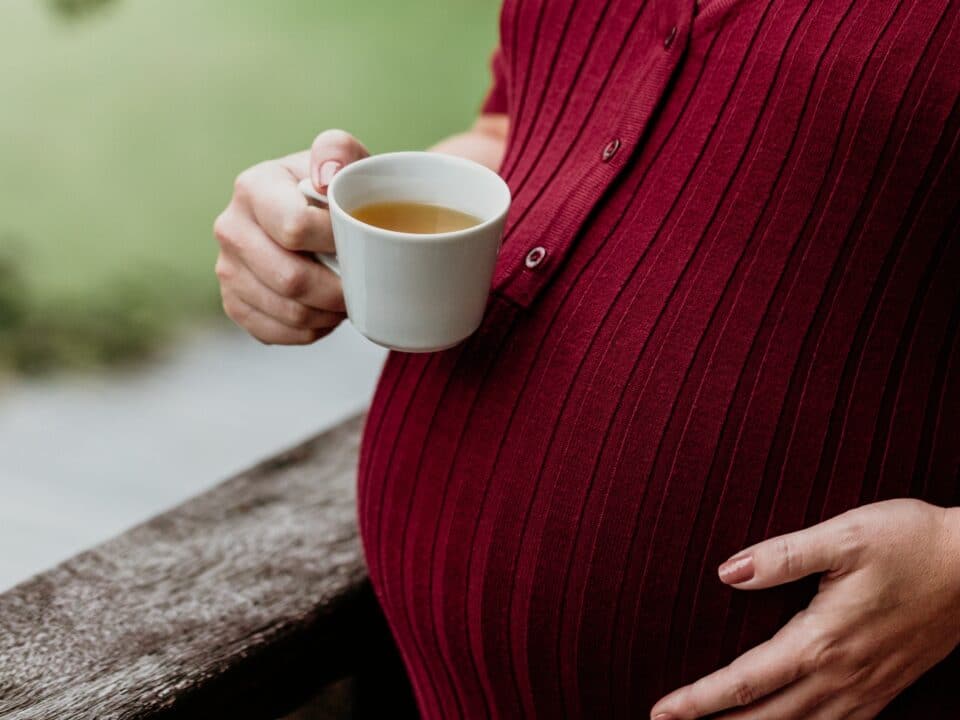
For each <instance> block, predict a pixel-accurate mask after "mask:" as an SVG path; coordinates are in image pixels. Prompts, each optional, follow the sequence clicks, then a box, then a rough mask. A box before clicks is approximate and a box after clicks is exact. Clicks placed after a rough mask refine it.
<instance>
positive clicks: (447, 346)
mask: <svg viewBox="0 0 960 720" xmlns="http://www.w3.org/2000/svg"><path fill="white" fill-rule="evenodd" d="M474 332H476V331H474ZM470 335H473V333H472V332H471V333H470V334H469V335H464V336H463V337H462V338H460V339H459V340H454V341H453V342H451V343H447V344H445V345H436V346H430V347H404V346H401V345H395V344H393V343H390V342H386V341H385V340H380V339H378V338H375V337H373V336H371V335H367V334H366V333H364V337H366V338H367V340H369V341H370V342H372V343H376V344H377V345H379V346H380V347H385V348H386V349H387V350H391V351H393V352H402V353H410V354H424V353H433V352H442V351H444V350H449V349H450V348H452V347H456V346H457V345H459V344H460V343H462V342H463V341H464V340H466V339H467V338H468V337H470Z"/></svg>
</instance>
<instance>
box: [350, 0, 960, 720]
mask: <svg viewBox="0 0 960 720" xmlns="http://www.w3.org/2000/svg"><path fill="white" fill-rule="evenodd" d="M492 66H493V72H494V79H495V81H494V85H493V88H492V90H491V92H490V94H489V96H488V99H487V102H486V104H485V109H486V110H487V111H490V112H504V113H508V114H509V116H510V119H511V127H510V138H509V143H508V150H507V155H506V158H505V160H504V164H503V169H502V174H503V175H504V177H505V178H506V180H507V181H508V183H509V184H510V187H511V189H512V191H513V193H514V205H513V208H512V210H511V214H510V219H509V222H508V229H507V234H506V239H505V243H504V247H503V251H502V253H501V257H500V261H499V263H498V266H497V270H496V275H495V278H494V294H493V296H492V299H491V302H490V305H489V308H488V313H487V315H486V318H485V321H484V324H483V326H482V327H481V329H480V330H479V331H478V332H477V334H476V335H475V336H473V337H472V338H470V339H469V340H468V341H467V342H466V343H465V344H463V345H461V346H460V347H458V348H454V349H453V350H450V351H447V352H444V353H439V354H434V355H403V354H393V355H391V356H390V358H389V359H388V362H387V364H386V367H385V369H384V372H383V376H382V379H381V381H380V385H379V388H378V391H377V394H376V398H375V400H374V403H373V407H372V408H371V411H370V415H369V418H368V421H367V428H366V434H365V438H364V444H363V451H362V457H361V469H360V493H359V511H360V521H361V530H362V534H363V540H364V545H365V549H366V553H367V559H368V562H369V566H370V574H371V578H372V581H373V584H374V588H375V590H376V592H377V595H378V597H379V599H380V602H381V603H382V605H383V608H384V610H385V612H386V615H387V618H388V620H389V622H390V625H391V628H392V630H393V632H394V634H395V637H396V640H397V643H398V645H399V647H400V650H401V652H402V655H403V658H404V661H405V663H406V665H407V668H408V670H409V673H410V677H411V680H412V682H413V684H414V688H415V691H416V695H417V699H418V703H419V705H420V709H421V712H422V714H423V716H424V717H425V718H487V717H497V718H523V717H529V718H534V717H536V718H551V719H552V718H564V717H567V718H638V717H645V716H646V713H647V712H648V711H649V708H650V706H651V704H652V703H653V702H654V701H655V700H656V699H657V698H658V697H660V696H661V695H662V694H663V693H664V692H666V691H668V690H670V689H672V688H675V687H677V686H679V685H682V684H684V683H686V682H689V681H691V680H694V679H696V678H697V677H700V676H702V675H704V674H706V673H708V672H710V671H712V670H714V669H716V668H717V667H719V666H721V665H723V664H726V663H728V662H730V661H731V660H732V659H733V658H735V657H736V656H737V655H739V654H741V653H742V652H744V651H745V650H747V649H748V648H750V647H752V646H753V645H756V644H757V643H759V642H762V641H764V640H766V639H767V638H768V637H770V636H771V635H772V634H773V633H774V632H775V631H776V630H777V628H778V627H780V626H781V625H782V624H783V623H784V622H785V621H786V619H787V618H789V616H790V615H791V614H792V613H794V612H796V611H797V610H798V609H799V608H800V607H802V606H803V605H804V604H805V603H806V602H807V601H808V600H809V598H810V596H811V593H812V592H814V589H815V587H814V585H813V584H811V583H810V582H804V583H798V584H795V585H793V586H790V587H786V588H779V589H775V590H770V591H764V592H762V593H752V594H745V593H739V594H738V593H735V592H734V591H732V590H730V589H728V588H726V587H724V586H722V585H721V584H720V583H719V581H718V580H717V578H716V567H717V565H718V564H719V563H720V562H722V561H723V560H724V559H725V558H726V557H727V556H729V555H730V554H731V553H733V552H735V551H737V550H739V549H741V548H742V547H744V546H746V545H749V544H750V543H753V542H757V541H759V540H760V539H762V538H765V537H769V536H771V535H774V534H779V533H783V532H787V531H791V530H796V529H799V528H802V527H805V526H808V525H810V524H813V523H816V522H819V521H820V520H823V519H826V518H828V517H831V516H834V515H836V514H838V513H840V512H843V511H844V510H847V509H849V508H852V507H855V506H857V505H861V504H863V503H869V502H873V501H875V500H879V499H883V498H891V497H903V496H913V497H919V498H923V499H926V500H928V501H930V502H933V503H937V504H940V505H953V504H960V335H958V326H960V148H958V143H960V106H958V97H960V3H958V2H956V1H953V2H951V1H948V0H706V1H704V2H701V3H700V7H699V8H697V7H695V5H694V2H693V0H609V1H602V0H581V1H579V2H578V1H575V0H507V1H506V3H505V4H504V8H503V13H502V16H501V43H500V47H499V49H498V50H497V52H496V53H495V54H494V58H493V63H492ZM535 247H540V248H543V249H544V250H545V251H546V256H545V258H544V260H543V261H542V262H541V263H539V264H534V263H526V262H525V258H526V257H527V254H528V253H529V251H530V250H531V249H533V248H535ZM529 264H534V267H528V265H529ZM958 673H960V656H953V657H951V658H950V659H948V660H947V661H946V662H945V663H943V664H942V665H940V666H938V667H937V668H935V669H934V670H933V671H932V672H931V673H929V674H928V675H927V676H925V677H924V678H923V679H921V681H920V682H919V683H918V684H917V685H915V686H914V687H913V688H911V689H909V690H908V691H907V692H905V693H904V694H903V695H902V696H901V697H900V698H899V699H897V700H896V701H895V702H894V704H893V705H891V706H890V707H889V708H888V709H887V711H885V714H884V715H883V717H885V718H903V719H907V718H910V719H911V720H913V719H915V718H921V717H923V718H957V717H960V693H957V692H956V690H955V688H956V678H957V677H958V676H960V675H958ZM944 678H950V681H949V682H943V679H944Z"/></svg>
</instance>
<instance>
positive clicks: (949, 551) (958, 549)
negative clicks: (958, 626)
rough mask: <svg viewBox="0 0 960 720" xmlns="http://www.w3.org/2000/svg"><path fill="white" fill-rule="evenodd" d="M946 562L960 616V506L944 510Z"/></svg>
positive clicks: (956, 607) (955, 606) (955, 604)
mask: <svg viewBox="0 0 960 720" xmlns="http://www.w3.org/2000/svg"><path fill="white" fill-rule="evenodd" d="M943 530H944V557H943V559H944V562H945V564H946V566H947V568H949V575H950V578H951V583H950V585H951V588H952V590H953V597H954V599H955V602H954V608H955V609H956V611H957V615H958V616H960V507H948V508H945V509H944V512H943Z"/></svg>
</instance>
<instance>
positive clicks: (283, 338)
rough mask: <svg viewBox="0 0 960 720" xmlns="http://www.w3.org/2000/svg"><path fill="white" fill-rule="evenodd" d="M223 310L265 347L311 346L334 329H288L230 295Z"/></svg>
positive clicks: (225, 299)
mask: <svg viewBox="0 0 960 720" xmlns="http://www.w3.org/2000/svg"><path fill="white" fill-rule="evenodd" d="M223 309H224V311H225V312H226V313H227V315H228V316H229V317H230V319H231V320H233V321H234V322H235V323H237V325H240V326H241V327H243V328H245V329H246V330H247V331H248V332H249V333H250V334H251V335H253V336H254V337H255V338H256V339H257V340H259V341H260V342H262V343H264V344H265V345H309V344H310V343H312V342H315V341H316V340H319V339H320V338H321V337H323V336H325V335H328V334H329V333H330V332H331V331H332V328H322V329H315V328H306V329H299V330H298V329H294V328H291V327H287V326H286V325H284V324H283V323H280V322H277V321H276V320H275V319H273V318H271V317H268V316H267V315H264V314H263V313H262V312H260V311H259V310H257V309H256V308H253V307H251V306H250V305H247V304H246V303H245V302H244V301H243V300H240V299H239V298H237V297H235V296H233V295H230V294H227V295H226V296H225V297H224V301H223Z"/></svg>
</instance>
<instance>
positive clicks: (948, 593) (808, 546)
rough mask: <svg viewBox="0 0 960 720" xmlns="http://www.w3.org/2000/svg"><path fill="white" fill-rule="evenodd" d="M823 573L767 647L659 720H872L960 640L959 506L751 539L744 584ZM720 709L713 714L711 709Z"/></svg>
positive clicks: (902, 503) (743, 564) (696, 688)
mask: <svg viewBox="0 0 960 720" xmlns="http://www.w3.org/2000/svg"><path fill="white" fill-rule="evenodd" d="M815 573H823V577H822V579H821V581H820V588H819V592H818V594H817V595H816V597H815V598H814V599H813V601H812V602H811V603H810V606H809V607H808V608H807V609H806V610H804V611H803V612H801V613H799V614H798V615H796V616H795V617H794V618H793V619H792V620H791V621H790V622H789V623H788V624H787V625H786V626H785V627H784V628H783V629H781V630H780V632H778V633H777V634H776V635H775V636H774V637H773V638H772V639H770V640H769V641H767V642H766V643H764V644H762V645H760V646H758V647H756V648H754V649H752V650H750V651H749V652H747V653H746V654H744V655H742V656H741V657H739V658H738V659H737V660H735V661H734V662H733V663H731V664H730V665H728V666H727V667H725V668H722V669H721V670H718V671H717V672H715V673H713V674H712V675H708V676H707V677H705V678H702V679H701V680H698V681H697V682H695V683H693V684H692V685H688V686H686V687H683V688H680V689H679V690H676V691H674V692H673V693H671V694H670V695H668V696H666V697H665V698H663V699H661V700H660V701H659V702H658V703H657V704H656V705H655V706H654V708H653V710H652V711H651V714H650V716H651V717H652V718H654V719H655V720H693V719H694V718H702V717H706V716H711V717H714V716H715V717H717V718H722V719H723V720H760V719H761V718H763V719H764V720H839V719H840V718H850V719H852V720H868V719H869V718H874V717H876V716H877V715H878V714H879V713H880V711H881V710H882V709H883V708H884V707H885V706H886V705H887V704H888V703H889V702H890V701H891V700H892V699H893V698H894V697H896V696H897V695H898V694H899V693H900V692H902V691H903V690H904V689H905V688H907V687H908V686H909V685H910V684H911V683H913V682H914V681H915V680H916V679H917V678H919V677H920V676H921V675H922V674H923V673H924V672H926V671H927V670H929V669H930V668H931V667H933V666H934V665H936V664H937V663H938V662H940V661H941V660H943V659H944V658H945V657H947V655H949V654H950V653H951V652H952V651H953V650H954V649H955V648H956V647H957V646H958V644H960V508H954V509H944V508H940V507H936V506H933V505H929V504H927V503H923V502H920V501H917V500H889V501H886V502H880V503H874V504H872V505H866V506H864V507H861V508H857V509H855V510H852V511H850V512H847V513H844V514H843V515H840V516H838V517H836V518H833V519H831V520H828V521H826V522H823V523H820V524H819V525H814V526H813V527H811V528H808V529H806V530H802V531H800V532H796V533H792V534H789V535H783V536H781V537H776V538H772V539H770V540H766V541H764V542H762V543H760V544H758V545H754V546H753V547H751V548H748V549H746V550H744V551H742V552H740V553H738V554H736V555H734V556H733V557H732V558H731V559H730V560H728V561H727V562H725V563H724V564H723V565H721V566H720V579H721V580H722V581H723V582H725V583H727V584H728V585H731V586H732V587H734V588H736V589H738V590H762V589H764V588H769V587H773V586H775V585H782V584H784V583H788V582H792V581H795V580H799V579H800V578H803V577H806V576H808V575H812V574H815ZM715 713H716V714H717V715H714V714H715Z"/></svg>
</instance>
